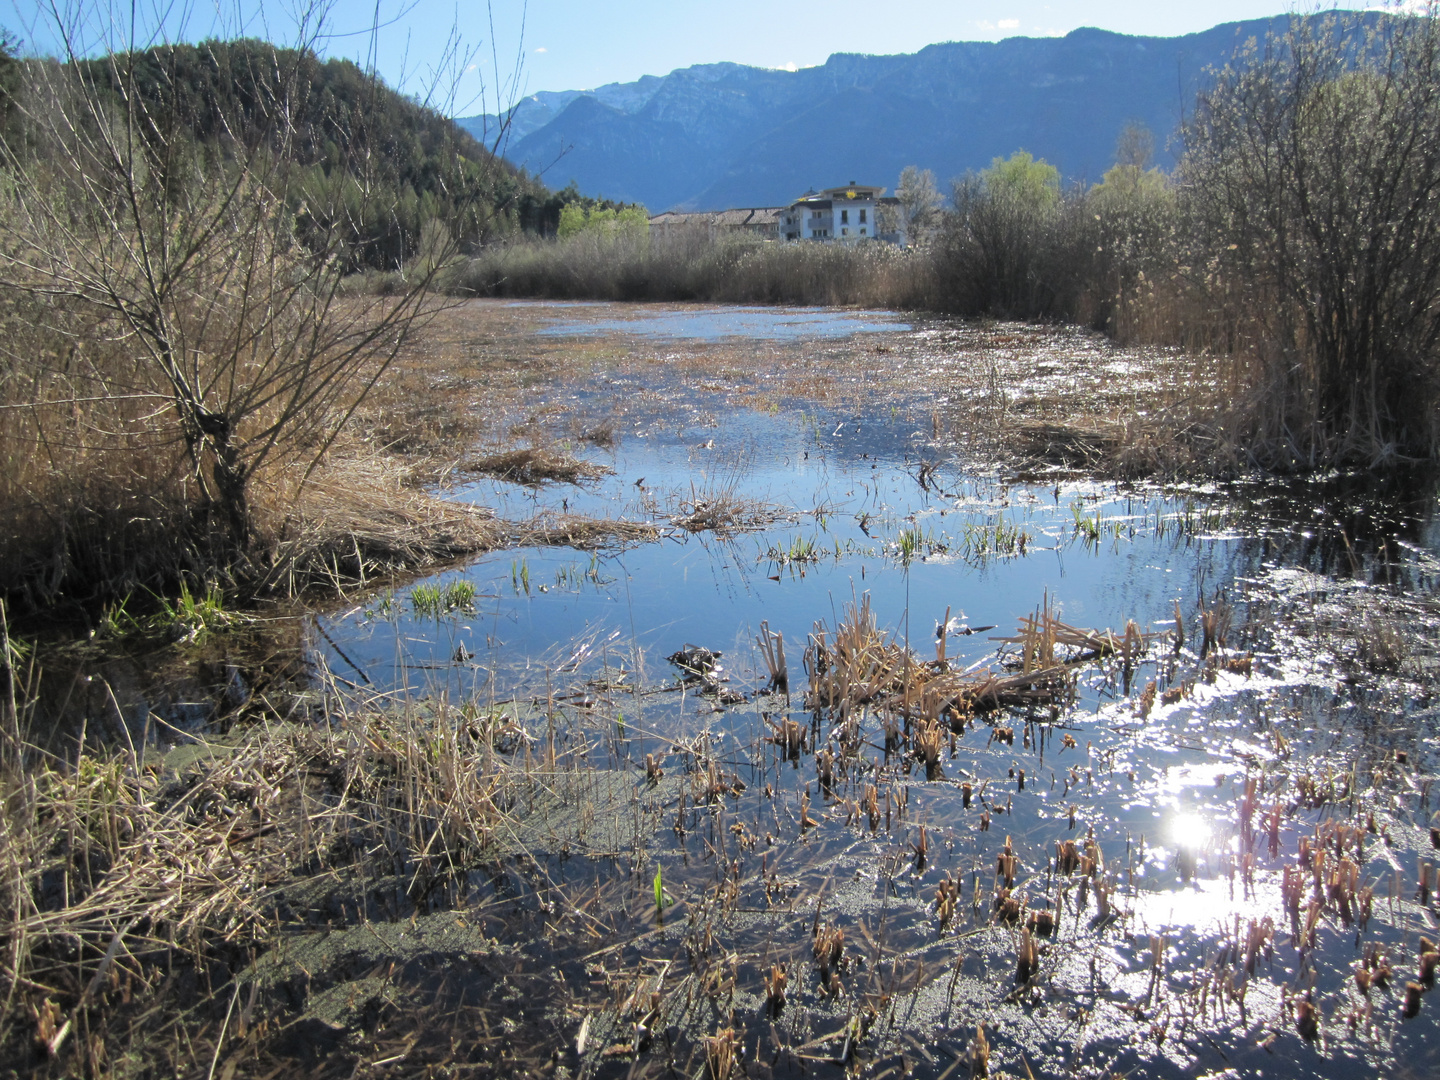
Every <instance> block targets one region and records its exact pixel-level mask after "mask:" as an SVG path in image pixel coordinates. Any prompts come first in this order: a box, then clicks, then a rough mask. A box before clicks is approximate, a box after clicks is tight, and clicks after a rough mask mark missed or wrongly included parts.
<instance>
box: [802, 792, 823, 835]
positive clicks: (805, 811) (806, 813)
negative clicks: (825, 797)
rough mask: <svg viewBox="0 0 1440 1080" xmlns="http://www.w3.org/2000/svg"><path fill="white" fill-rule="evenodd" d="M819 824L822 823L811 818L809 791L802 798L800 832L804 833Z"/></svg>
mask: <svg viewBox="0 0 1440 1080" xmlns="http://www.w3.org/2000/svg"><path fill="white" fill-rule="evenodd" d="M819 824H820V822H818V821H816V820H815V819H814V818H812V817H811V816H810V793H809V792H808V791H807V792H805V794H804V795H802V796H801V797H800V831H801V832H802V833H803V832H805V831H806V830H807V829H813V828H815V826H817V825H819Z"/></svg>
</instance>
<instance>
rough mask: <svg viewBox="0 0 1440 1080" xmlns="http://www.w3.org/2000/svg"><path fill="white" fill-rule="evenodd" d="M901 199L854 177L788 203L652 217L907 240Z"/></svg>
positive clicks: (780, 234)
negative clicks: (855, 179)
mask: <svg viewBox="0 0 1440 1080" xmlns="http://www.w3.org/2000/svg"><path fill="white" fill-rule="evenodd" d="M899 205H900V200H898V199H896V198H895V197H894V196H887V195H885V189H884V188H883V187H869V186H867V185H865V184H857V183H855V182H854V181H853V180H852V181H851V182H850V183H849V184H846V185H845V186H844V187H833V188H826V189H825V190H824V191H815V190H813V189H812V190H810V191H807V192H806V193H805V194H804V195H801V196H800V197H799V198H798V199H796V200H795V201H794V202H792V203H791V204H790V205H789V206H754V207H744V208H741V209H736V210H714V211H705V212H698V213H680V212H676V211H667V212H666V213H663V214H656V215H655V216H654V217H652V218H651V219H650V227H651V228H652V229H661V230H666V229H700V228H703V229H708V230H710V231H711V232H737V233H750V234H753V235H756V236H761V237H763V238H765V239H766V240H816V241H820V242H822V243H842V244H847V243H859V242H860V241H862V240H879V241H881V242H883V243H889V244H899V245H901V246H904V244H905V234H904V231H903V225H902V223H901V215H900V214H899V213H898V208H899Z"/></svg>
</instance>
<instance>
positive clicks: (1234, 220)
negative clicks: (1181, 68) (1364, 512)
mask: <svg viewBox="0 0 1440 1080" xmlns="http://www.w3.org/2000/svg"><path fill="white" fill-rule="evenodd" d="M1184 138H1185V146H1186V151H1185V157H1184V161H1183V165H1182V170H1181V179H1182V183H1183V186H1184V191H1185V193H1186V207H1187V210H1188V217H1187V222H1188V225H1187V232H1188V234H1189V235H1190V238H1191V244H1190V245H1189V247H1188V250H1187V255H1186V263H1187V264H1188V265H1187V267H1186V269H1187V271H1188V273H1187V278H1188V280H1189V281H1190V282H1191V284H1192V285H1193V286H1194V287H1195V288H1196V289H1197V291H1198V292H1199V293H1200V294H1201V295H1203V296H1204V297H1206V298H1207V299H1208V300H1209V301H1210V302H1211V304H1212V306H1213V308H1214V310H1215V312H1216V313H1217V315H1218V316H1219V319H1220V321H1221V324H1222V325H1225V324H1234V325H1236V326H1237V327H1238V329H1239V333H1238V334H1237V336H1236V339H1235V340H1233V341H1232V342H1231V343H1230V344H1231V345H1232V347H1233V349H1234V351H1235V353H1236V354H1237V356H1239V357H1241V359H1242V362H1243V364H1244V366H1245V371H1244V375H1245V380H1244V381H1245V383H1246V386H1245V388H1244V390H1245V393H1246V394H1247V395H1248V396H1249V398H1250V399H1251V400H1250V402H1249V403H1248V404H1247V405H1246V407H1245V408H1244V409H1243V410H1242V415H1241V416H1240V417H1239V419H1240V421H1241V422H1243V423H1245V424H1247V425H1248V426H1249V431H1248V432H1246V433H1245V434H1246V437H1247V438H1248V440H1249V441H1250V442H1251V443H1252V444H1253V445H1254V446H1255V451H1254V452H1255V456H1256V458H1257V459H1258V460H1260V461H1261V462H1262V463H1264V464H1267V465H1271V466H1276V467H1282V468H1316V467H1321V466H1325V465H1329V464H1355V463H1358V464H1362V465H1379V464H1384V463H1387V462H1395V461H1398V460H1401V459H1404V458H1407V457H1408V458H1414V457H1423V458H1428V457H1431V456H1433V455H1434V454H1435V452H1436V451H1437V449H1440V419H1437V416H1440V413H1437V409H1436V399H1437V395H1440V375H1437V371H1436V365H1435V350H1436V347H1437V345H1440V209H1437V202H1436V198H1435V193H1436V191H1437V189H1440V25H1437V22H1436V16H1435V11H1434V9H1433V7H1432V8H1431V9H1429V10H1427V11H1426V12H1425V13H1424V14H1423V15H1420V16H1416V17H1392V18H1387V17H1378V18H1377V17H1375V16H1373V15H1372V16H1360V15H1355V16H1350V15H1343V14H1336V15H1334V16H1327V17H1325V18H1317V19H1291V20H1290V22H1289V28H1288V30H1287V31H1286V32H1285V33H1283V34H1282V35H1280V36H1278V37H1275V38H1272V39H1270V40H1268V41H1266V42H1264V43H1263V44H1261V45H1256V46H1252V47H1251V48H1250V49H1249V50H1248V51H1247V52H1246V53H1245V54H1243V55H1242V56H1240V57H1239V58H1238V59H1237V61H1236V62H1235V63H1234V64H1232V65H1231V66H1229V67H1227V68H1226V69H1225V70H1224V71H1223V72H1221V73H1220V75H1219V77H1218V79H1217V81H1216V84H1215V86H1214V88H1213V89H1212V90H1210V91H1208V92H1207V93H1205V94H1203V95H1202V96H1201V98H1200V101H1199V106H1198V108H1197V110H1196V113H1195V116H1194V119H1193V120H1192V122H1191V123H1190V124H1189V125H1188V126H1187V128H1186V130H1185V132H1184Z"/></svg>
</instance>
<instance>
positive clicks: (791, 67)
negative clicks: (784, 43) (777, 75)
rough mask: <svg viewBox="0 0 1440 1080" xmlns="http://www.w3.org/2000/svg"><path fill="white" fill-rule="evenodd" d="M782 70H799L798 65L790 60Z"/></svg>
mask: <svg viewBox="0 0 1440 1080" xmlns="http://www.w3.org/2000/svg"><path fill="white" fill-rule="evenodd" d="M784 70H785V71H799V70H800V65H798V64H797V63H795V61H794V60H791V61H789V62H788V63H786V65H785V68H784Z"/></svg>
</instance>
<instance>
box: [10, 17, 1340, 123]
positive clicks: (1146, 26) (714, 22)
mask: <svg viewBox="0 0 1440 1080" xmlns="http://www.w3.org/2000/svg"><path fill="white" fill-rule="evenodd" d="M55 3H56V4H58V5H59V7H60V10H61V12H62V15H65V14H67V13H73V12H74V11H75V10H76V8H75V5H74V4H73V2H72V0H55ZM137 3H138V4H139V12H140V14H139V22H140V23H141V24H143V25H152V26H153V25H155V24H156V23H158V22H159V21H160V19H159V18H158V17H156V15H155V13H156V12H162V13H163V18H164V19H165V20H167V24H166V25H167V26H168V27H169V33H170V35H171V36H181V37H186V38H191V39H193V38H198V37H202V36H205V35H206V34H208V33H212V32H216V31H218V32H219V34H221V35H222V36H232V35H233V34H234V33H235V32H236V31H237V30H238V31H239V32H243V33H247V34H252V35H255V36H264V37H269V38H271V39H272V40H275V41H278V42H284V41H287V40H290V39H292V38H293V35H294V34H295V25H296V19H295V14H296V12H297V11H298V10H301V9H302V8H303V7H304V5H305V0H249V2H244V3H238V4H237V3H233V2H232V0H208V2H206V0H199V2H194V3H189V4H188V5H187V2H186V0H178V2H175V0H137ZM83 6H84V9H85V13H86V14H87V15H88V18H86V19H85V21H83V22H82V23H76V24H74V25H77V26H83V27H84V29H83V32H82V36H83V37H84V39H85V40H86V41H87V42H89V43H91V44H92V45H93V43H95V42H96V41H98V40H99V39H100V38H101V37H103V36H106V35H121V36H123V35H125V34H127V33H128V27H129V22H128V20H129V16H130V10H131V9H130V6H129V4H128V3H126V4H119V3H111V2H108V0H86V2H85V4H84V5H83ZM1357 6H1358V5H1357ZM1286 8H1287V5H1286V3H1285V2H1284V0H1210V2H1207V3H1203V4H1200V3H1156V2H1154V0H1048V2H1045V0H965V2H956V0H881V2H878V3H877V2H876V0H825V2H823V3H820V4H815V5H808V4H777V3H774V2H768V0H725V2H723V3H716V2H711V0H616V2H611V3H597V2H596V0H530V2H529V3H528V4H526V3H523V2H522V0H494V3H493V4H491V5H489V6H488V7H487V5H486V4H485V3H483V2H477V0H408V2H407V0H399V2H396V0H379V10H380V12H381V18H380V21H381V26H380V29H379V32H378V33H372V32H371V28H372V25H373V23H374V21H375V19H374V16H375V12H376V3H375V0H370V2H366V3H358V2H355V0H339V2H334V3H331V4H330V5H329V7H328V10H327V14H326V18H325V22H324V27H323V29H324V31H325V36H324V37H323V38H322V39H320V41H319V42H318V47H319V48H320V49H321V51H322V52H326V53H329V54H332V55H342V56H350V57H354V58H356V59H362V60H363V59H364V58H365V57H367V56H370V55H373V57H374V59H375V62H376V63H377V65H378V67H379V69H380V72H381V74H382V75H384V76H385V78H386V79H387V81H389V82H390V83H391V84H392V85H393V84H397V83H401V82H403V83H404V85H405V86H406V87H407V88H408V89H410V90H411V91H412V92H419V91H423V90H424V89H425V88H426V87H428V86H431V85H433V84H435V83H436V82H437V81H439V82H441V83H443V89H442V90H441V93H440V97H441V98H442V99H449V100H453V106H451V108H452V109H453V111H455V112H457V113H460V114H466V113H473V112H478V111H481V109H482V107H483V108H484V109H486V110H487V111H488V110H490V109H493V107H494V104H495V101H496V100H497V97H498V98H499V99H500V100H502V101H508V100H509V99H511V98H512V97H514V96H515V95H516V94H527V93H535V92H536V91H540V90H580V89H589V88H591V87H595V86H599V85H601V84H602V83H608V82H628V81H630V80H633V79H637V78H639V77H640V76H641V75H663V74H665V73H667V72H669V71H672V70H674V69H675V68H679V67H687V66H689V65H691V64H700V63H712V62H715V61H720V60H730V61H735V62H737V63H742V64H754V65H758V66H761V67H772V68H784V67H796V68H798V67H808V66H811V65H814V64H822V63H824V62H825V59H826V58H827V57H828V56H829V55H830V54H831V53H835V52H864V53H900V52H914V51H916V50H917V49H921V48H924V47H925V46H926V45H929V44H931V43H933V42H937V41H998V40H1000V39H1001V38H1006V37H1015V36H1020V35H1026V36H1044V35H1057V34H1065V33H1068V32H1069V31H1071V30H1073V29H1075V28H1076V27H1080V26H1096V27H1100V28H1102V29H1106V30H1114V31H1118V32H1120V33H1126V34H1149V35H1156V36H1172V35H1177V34H1187V33H1193V32H1195V31H1199V30H1204V29H1206V28H1208V27H1211V26H1214V25H1215V24H1216V23H1221V22H1231V21H1235V20H1239V19H1251V18H1259V17H1263V16H1267V15H1275V14H1278V13H1280V12H1282V11H1284V10H1286ZM1307 9H1308V8H1307ZM0 10H3V9H0ZM53 10H54V9H51V8H49V6H48V5H47V4H43V3H42V4H37V3H36V2H35V0H15V2H14V3H13V6H12V7H11V8H10V11H9V17H8V18H5V17H0V22H3V25H5V26H6V27H7V28H9V29H10V30H11V31H12V33H18V34H19V35H20V36H21V38H22V39H24V40H25V41H26V42H27V43H29V44H30V45H31V46H32V47H33V48H34V49H36V50H38V51H45V52H51V51H54V48H55V41H56V35H55V33H54V30H53V18H47V17H46V12H47V11H52V12H53ZM452 27H454V28H457V29H458V31H459V36H460V38H461V39H462V40H463V42H464V43H465V45H466V47H467V48H468V49H470V50H478V51H476V52H475V53H474V55H469V56H468V57H467V60H466V63H464V64H455V63H454V62H453V57H454V55H455V54H453V53H448V54H447V52H446V42H447V40H448V39H449V37H450V31H451V28H452ZM492 28H493V32H492ZM517 70H518V71H519V73H520V77H519V80H518V82H516V81H515V80H514V78H513V76H514V74H515V73H516V71H517ZM497 71H498V73H499V77H497V75H496V73H497ZM440 72H446V73H448V74H447V76H446V77H444V78H441V77H440V76H439V75H438V74H437V73H440ZM457 76H458V77H457ZM443 103H444V102H443V101H440V102H437V104H443Z"/></svg>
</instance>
